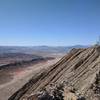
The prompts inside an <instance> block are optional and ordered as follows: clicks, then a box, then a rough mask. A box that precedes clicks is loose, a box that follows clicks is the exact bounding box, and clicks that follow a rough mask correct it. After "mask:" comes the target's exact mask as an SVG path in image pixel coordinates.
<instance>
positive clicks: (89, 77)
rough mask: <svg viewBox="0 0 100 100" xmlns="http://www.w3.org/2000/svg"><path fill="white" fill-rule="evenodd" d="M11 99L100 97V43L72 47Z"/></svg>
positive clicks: (85, 99) (80, 99)
mask: <svg viewBox="0 0 100 100" xmlns="http://www.w3.org/2000/svg"><path fill="white" fill-rule="evenodd" d="M9 100H100V46H93V47H90V48H86V49H72V50H71V51H70V52H69V53H68V54H67V55H66V56H64V57H63V58H62V59H61V60H59V61H58V62H57V63H56V64H54V65H52V66H50V67H49V68H48V69H47V70H43V71H40V72H39V73H38V74H36V75H35V76H33V78H31V79H30V81H29V82H28V83H27V84H25V85H24V86H23V87H22V88H21V89H20V90H18V91H17V92H16V93H15V94H13V95H12V96H11V97H10V98H9Z"/></svg>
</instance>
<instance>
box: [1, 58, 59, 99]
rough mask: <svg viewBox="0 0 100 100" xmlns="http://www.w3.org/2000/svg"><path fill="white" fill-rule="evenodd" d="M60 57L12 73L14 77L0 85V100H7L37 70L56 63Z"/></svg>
mask: <svg viewBox="0 0 100 100" xmlns="http://www.w3.org/2000/svg"><path fill="white" fill-rule="evenodd" d="M59 59H60V58H56V59H54V60H50V61H47V62H42V63H38V64H35V65H33V66H30V67H28V68H25V69H24V70H22V71H20V72H15V73H14V79H13V80H12V81H10V82H8V83H5V84H2V85H0V100H8V98H9V97H10V96H11V95H12V94H13V93H15V92H16V91H17V90H19V89H20V88H21V87H22V86H23V85H24V84H25V83H27V82H28V80H29V79H30V78H32V77H33V76H34V75H35V74H36V73H37V72H39V71H40V70H41V69H45V68H48V67H49V66H51V65H53V64H54V63H56V62H57V61H58V60H59Z"/></svg>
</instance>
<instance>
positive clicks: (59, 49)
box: [0, 45, 88, 54]
mask: <svg viewBox="0 0 100 100" xmlns="http://www.w3.org/2000/svg"><path fill="white" fill-rule="evenodd" d="M86 47H88V46H83V45H75V46H30V47H24V46H0V54H2V53H26V54H38V53H39V54H40V53H47V54H48V53H66V52H68V51H69V50H71V49H72V48H86Z"/></svg>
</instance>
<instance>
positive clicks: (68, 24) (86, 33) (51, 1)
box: [0, 0, 100, 46]
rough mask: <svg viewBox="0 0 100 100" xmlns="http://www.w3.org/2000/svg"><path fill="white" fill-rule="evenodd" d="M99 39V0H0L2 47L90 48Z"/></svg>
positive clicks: (0, 43)
mask: <svg viewBox="0 0 100 100" xmlns="http://www.w3.org/2000/svg"><path fill="white" fill-rule="evenodd" d="M99 36H100V0H0V45H17V46H18V45H19V46H21V45H22V46H34V45H50V46H67V45H77V44H82V45H88V44H94V43H96V41H97V40H98V37H99Z"/></svg>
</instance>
